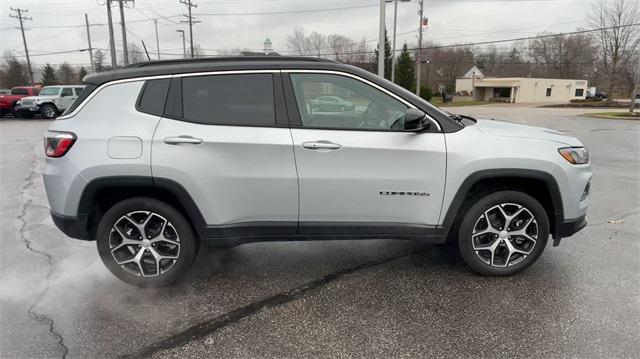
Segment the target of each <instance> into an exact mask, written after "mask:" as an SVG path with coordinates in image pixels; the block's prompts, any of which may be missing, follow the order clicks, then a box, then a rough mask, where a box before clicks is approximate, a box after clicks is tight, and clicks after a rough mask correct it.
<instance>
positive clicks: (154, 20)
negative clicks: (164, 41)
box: [153, 19, 160, 60]
mask: <svg viewBox="0 0 640 359" xmlns="http://www.w3.org/2000/svg"><path fill="white" fill-rule="evenodd" d="M153 24H154V25H156V50H157V51H158V60H160V39H159V38H158V19H153Z"/></svg>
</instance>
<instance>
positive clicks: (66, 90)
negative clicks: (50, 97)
mask: <svg viewBox="0 0 640 359" xmlns="http://www.w3.org/2000/svg"><path fill="white" fill-rule="evenodd" d="M60 96H73V91H72V90H71V88H69V87H65V88H63V89H62V93H60Z"/></svg>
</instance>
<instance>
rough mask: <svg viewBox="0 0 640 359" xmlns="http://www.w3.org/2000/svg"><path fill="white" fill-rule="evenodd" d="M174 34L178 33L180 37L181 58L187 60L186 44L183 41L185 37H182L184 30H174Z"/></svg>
mask: <svg viewBox="0 0 640 359" xmlns="http://www.w3.org/2000/svg"><path fill="white" fill-rule="evenodd" d="M176 32H179V33H180V34H181V35H182V57H183V58H185V59H186V58H187V44H186V41H185V37H184V30H176Z"/></svg>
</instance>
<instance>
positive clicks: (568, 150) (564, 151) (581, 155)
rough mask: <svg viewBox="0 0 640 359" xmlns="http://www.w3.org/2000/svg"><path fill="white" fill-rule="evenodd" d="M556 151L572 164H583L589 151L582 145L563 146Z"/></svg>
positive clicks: (587, 157)
mask: <svg viewBox="0 0 640 359" xmlns="http://www.w3.org/2000/svg"><path fill="white" fill-rule="evenodd" d="M558 152H560V155H561V156H562V157H564V159H565V160H567V161H569V162H571V163H573V164H574V165H583V164H585V163H588V162H589V151H587V149H586V148H584V147H563V148H558Z"/></svg>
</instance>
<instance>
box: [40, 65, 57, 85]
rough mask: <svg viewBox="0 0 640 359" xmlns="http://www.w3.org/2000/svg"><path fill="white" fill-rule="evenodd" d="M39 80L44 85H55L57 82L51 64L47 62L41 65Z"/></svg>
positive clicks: (54, 70)
mask: <svg viewBox="0 0 640 359" xmlns="http://www.w3.org/2000/svg"><path fill="white" fill-rule="evenodd" d="M40 82H42V84H43V85H45V86H51V85H56V84H57V83H58V78H57V77H56V69H54V68H53V66H51V64H49V63H47V64H46V65H44V66H43V67H42V77H41V78H40Z"/></svg>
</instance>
